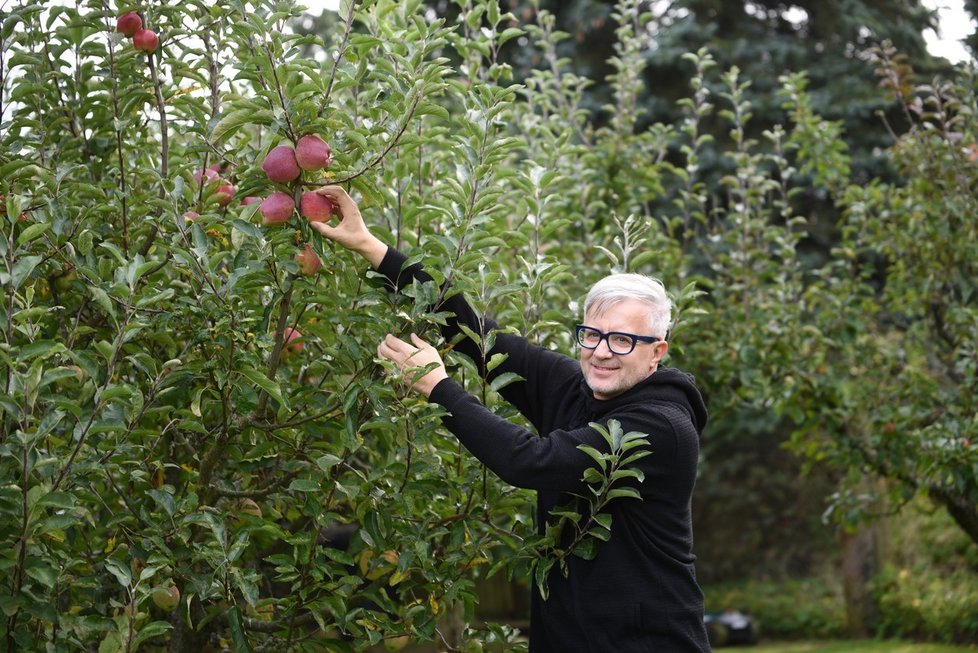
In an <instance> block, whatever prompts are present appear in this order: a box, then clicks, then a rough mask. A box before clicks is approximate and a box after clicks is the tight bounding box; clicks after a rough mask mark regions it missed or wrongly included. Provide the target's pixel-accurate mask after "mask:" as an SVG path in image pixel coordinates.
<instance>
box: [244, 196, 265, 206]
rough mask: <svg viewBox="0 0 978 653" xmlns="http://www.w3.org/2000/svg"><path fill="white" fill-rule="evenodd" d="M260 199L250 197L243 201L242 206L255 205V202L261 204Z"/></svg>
mask: <svg viewBox="0 0 978 653" xmlns="http://www.w3.org/2000/svg"><path fill="white" fill-rule="evenodd" d="M260 201H261V198H260V197H255V196H254V195H249V196H248V197H246V198H244V199H243V200H241V206H248V205H249V204H254V203H255V202H260Z"/></svg>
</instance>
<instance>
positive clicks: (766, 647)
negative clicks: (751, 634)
mask: <svg viewBox="0 0 978 653" xmlns="http://www.w3.org/2000/svg"><path fill="white" fill-rule="evenodd" d="M974 651H978V645H973V646H951V645H949V644H913V643H908V642H885V641H878V640H874V639H865V640H853V641H845V642H784V643H780V644H778V643H773V644H772V643H763V644H758V645H757V646H742V647H741V646H725V647H723V648H718V649H716V650H715V653H972V652H974Z"/></svg>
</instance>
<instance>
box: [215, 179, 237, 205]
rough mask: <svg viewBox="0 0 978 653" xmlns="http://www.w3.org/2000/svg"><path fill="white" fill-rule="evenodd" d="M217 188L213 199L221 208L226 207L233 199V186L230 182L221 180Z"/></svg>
mask: <svg viewBox="0 0 978 653" xmlns="http://www.w3.org/2000/svg"><path fill="white" fill-rule="evenodd" d="M218 184H219V185H218V187H217V189H215V191H214V199H216V200H217V203H218V204H219V205H221V206H227V205H228V204H230V203H231V198H232V197H234V186H232V185H231V183H230V182H228V181H225V180H223V179H220V180H218Z"/></svg>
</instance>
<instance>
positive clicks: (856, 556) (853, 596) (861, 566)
mask: <svg viewBox="0 0 978 653" xmlns="http://www.w3.org/2000/svg"><path fill="white" fill-rule="evenodd" d="M884 530H885V528H884V526H883V523H882V522H879V521H877V522H874V523H872V524H861V525H860V526H859V527H858V528H857V529H856V530H855V531H853V532H848V531H846V530H845V529H843V531H842V535H841V548H842V585H843V590H844V592H845V600H846V629H847V631H848V633H849V635H850V636H852V637H866V636H870V635H873V631H874V630H875V629H876V626H877V625H878V624H879V616H880V611H879V605H878V604H877V602H876V600H875V598H874V597H873V592H872V584H871V583H872V581H873V579H874V577H875V576H876V574H877V573H878V572H879V570H880V560H881V558H882V555H881V553H882V548H883V538H884V536H883V533H884Z"/></svg>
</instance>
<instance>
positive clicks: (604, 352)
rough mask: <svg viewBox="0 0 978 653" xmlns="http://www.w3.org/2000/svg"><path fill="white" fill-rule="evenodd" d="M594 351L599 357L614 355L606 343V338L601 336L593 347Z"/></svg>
mask: <svg viewBox="0 0 978 653" xmlns="http://www.w3.org/2000/svg"><path fill="white" fill-rule="evenodd" d="M594 353H595V355H597V356H600V357H601V358H611V357H612V356H614V355H615V352H613V351H611V345H610V344H608V339H607V338H602V339H601V342H599V343H598V346H597V347H595V348H594Z"/></svg>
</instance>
